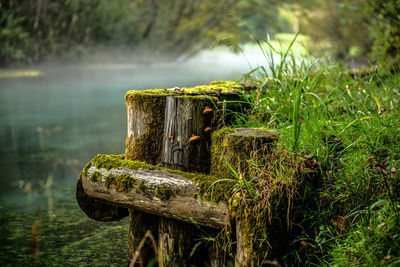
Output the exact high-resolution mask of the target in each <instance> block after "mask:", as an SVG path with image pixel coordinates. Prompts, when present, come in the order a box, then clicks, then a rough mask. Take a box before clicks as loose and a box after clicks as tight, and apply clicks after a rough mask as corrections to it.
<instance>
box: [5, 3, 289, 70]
mask: <svg viewBox="0 0 400 267" xmlns="http://www.w3.org/2000/svg"><path fill="white" fill-rule="evenodd" d="M277 5H278V1H277V0H267V1H265V0H220V1H214V0H163V1H158V0H114V1H107V0H91V1H85V0H2V1H1V2H0V41H1V42H0V64H3V65H4V64H8V63H10V62H15V61H23V62H38V61H42V60H45V59H47V58H51V57H54V56H58V57H61V58H70V57H74V56H75V57H76V56H79V55H80V54H83V53H86V52H88V51H92V50H93V49H97V48H99V47H100V48H101V47H103V48H104V47H112V48H113V49H119V48H126V49H128V50H130V51H135V52H136V53H137V54H139V55H141V56H142V57H144V58H145V60H150V59H151V58H153V57H158V56H161V55H162V56H164V57H166V58H168V59H171V58H177V57H179V56H181V55H190V54H193V53H196V52H198V51H199V50H201V49H203V48H205V47H208V46H209V45H210V44H211V43H213V42H214V41H215V39H216V37H217V35H218V34H229V35H230V36H232V37H234V38H235V39H236V40H237V41H238V42H239V41H243V40H248V39H249V31H250V32H252V33H254V35H256V36H257V37H260V38H261V37H265V35H266V32H267V30H268V31H273V30H278V29H279V27H275V25H277V24H279V23H278V21H279V19H278V17H279V12H278V11H277V10H278V9H277ZM284 23H285V22H283V24H284ZM244 25H246V27H247V29H246V30H245V28H246V27H245V26H244Z"/></svg>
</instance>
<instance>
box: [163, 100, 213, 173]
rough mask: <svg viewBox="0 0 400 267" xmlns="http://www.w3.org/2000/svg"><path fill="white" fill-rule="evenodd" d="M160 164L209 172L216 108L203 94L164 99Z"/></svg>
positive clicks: (179, 168) (173, 167) (192, 170)
mask: <svg viewBox="0 0 400 267" xmlns="http://www.w3.org/2000/svg"><path fill="white" fill-rule="evenodd" d="M166 102H167V103H166V109H165V119H164V122H165V123H164V136H163V148H162V154H161V162H162V165H163V166H165V167H167V168H171V169H177V170H182V171H191V172H199V173H209V172H210V163H211V162H210V149H209V147H210V145H211V134H210V133H211V131H212V129H213V127H214V125H213V120H214V119H215V116H216V110H215V107H214V106H213V103H212V101H211V100H210V98H209V97H206V96H168V97H167V99H166Z"/></svg>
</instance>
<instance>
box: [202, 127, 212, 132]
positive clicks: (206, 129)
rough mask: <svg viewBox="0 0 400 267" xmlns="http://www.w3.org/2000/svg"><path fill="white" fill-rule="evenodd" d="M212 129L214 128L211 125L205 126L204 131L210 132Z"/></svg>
mask: <svg viewBox="0 0 400 267" xmlns="http://www.w3.org/2000/svg"><path fill="white" fill-rule="evenodd" d="M211 130H212V128H211V127H206V128H204V132H206V133H208V132H209V131H211Z"/></svg>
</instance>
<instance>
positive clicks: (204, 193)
mask: <svg viewBox="0 0 400 267" xmlns="http://www.w3.org/2000/svg"><path fill="white" fill-rule="evenodd" d="M91 164H93V165H94V166H95V167H97V168H105V169H107V170H110V169H112V168H127V169H130V170H134V171H136V170H139V169H146V170H159V171H165V172H168V173H170V174H176V175H180V176H182V177H184V178H186V179H188V180H192V181H194V182H196V183H197V185H198V187H199V192H198V194H197V196H198V197H200V198H202V199H205V200H208V201H212V202H219V201H225V202H227V201H228V199H229V194H228V192H229V190H230V189H231V188H232V185H233V184H232V183H229V182H216V181H218V180H219V178H217V177H215V176H211V175H205V174H197V173H190V172H183V171H178V170H170V169H167V168H162V167H156V166H154V165H150V164H147V163H145V162H141V161H133V160H127V159H125V157H124V155H102V154H99V155H97V156H96V157H95V158H93V159H92V160H91V161H90V162H89V164H88V165H89V166H90V165H91ZM130 179H134V178H133V177H131V178H130ZM111 185H115V186H116V188H118V189H121V191H123V190H128V189H129V188H127V186H126V185H124V184H123V183H122V181H121V177H115V176H112V175H110V176H108V177H106V186H107V187H110V186H111ZM144 186H146V185H144V184H143V185H140V184H139V185H138V189H139V190H140V188H142V189H144ZM139 187H140V188H139ZM141 191H142V190H141Z"/></svg>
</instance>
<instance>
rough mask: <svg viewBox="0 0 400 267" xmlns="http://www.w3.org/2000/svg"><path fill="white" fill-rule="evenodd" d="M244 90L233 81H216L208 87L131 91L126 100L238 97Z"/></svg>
mask: <svg viewBox="0 0 400 267" xmlns="http://www.w3.org/2000/svg"><path fill="white" fill-rule="evenodd" d="M243 89H244V87H243V85H241V84H239V83H237V82H232V81H215V82H212V83H210V84H207V85H200V86H195V87H191V88H178V87H175V88H168V89H152V90H141V91H138V90H131V91H128V92H127V93H126V94H125V100H126V102H127V103H130V102H131V101H132V100H135V98H137V97H141V96H185V95H186V96H204V95H210V96H214V95H215V96H219V95H225V96H226V95H238V94H240V92H241V91H242V90H243Z"/></svg>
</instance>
